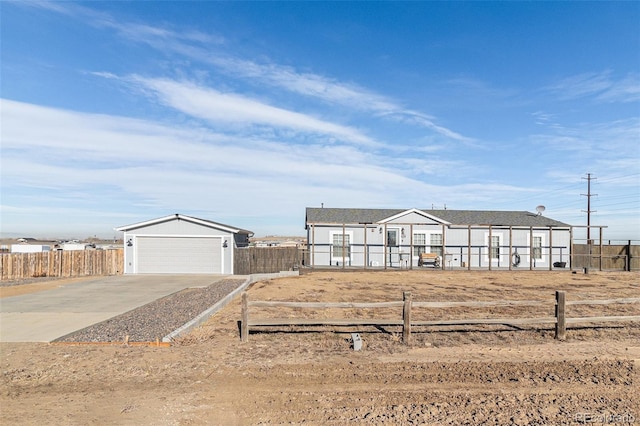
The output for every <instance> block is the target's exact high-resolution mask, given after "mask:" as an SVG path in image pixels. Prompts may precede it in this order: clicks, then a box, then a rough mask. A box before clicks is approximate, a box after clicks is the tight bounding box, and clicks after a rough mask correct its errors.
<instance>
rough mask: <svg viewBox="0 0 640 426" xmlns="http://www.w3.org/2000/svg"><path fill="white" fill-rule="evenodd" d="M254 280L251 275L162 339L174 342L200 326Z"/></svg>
mask: <svg viewBox="0 0 640 426" xmlns="http://www.w3.org/2000/svg"><path fill="white" fill-rule="evenodd" d="M253 282H255V281H254V280H252V279H251V276H249V277H248V278H247V279H246V280H245V281H244V282H243V283H242V284H240V286H239V287H238V288H236V289H235V290H233V291H232V292H231V293H229V294H227V295H226V296H225V297H223V298H222V299H220V300H219V301H218V302H217V303H216V304H215V305H213V306H212V307H210V308H209V309H207V310H206V311H204V312H202V313H201V314H200V315H198V316H197V317H195V318H194V319H192V320H191V321H189V322H188V323H186V324H184V325H183V326H182V327H180V328H178V329H177V330H174V331H172V332H171V333H169V334H167V335H166V336H164V337H163V338H162V341H163V342H172V341H173V340H174V339H176V338H178V337H180V336H182V335H183V334H187V333H188V332H190V331H191V330H192V329H193V328H195V327H197V326H199V325H200V324H202V323H203V322H205V321H206V320H208V319H209V317H211V316H212V315H213V314H215V313H216V312H218V311H219V310H220V309H222V308H224V307H225V306H227V305H228V304H229V302H231V301H232V300H233V299H235V298H236V296H237V295H238V294H239V293H241V292H243V291H244V290H245V289H246V288H247V287H248V286H249V285H250V284H251V283H253Z"/></svg>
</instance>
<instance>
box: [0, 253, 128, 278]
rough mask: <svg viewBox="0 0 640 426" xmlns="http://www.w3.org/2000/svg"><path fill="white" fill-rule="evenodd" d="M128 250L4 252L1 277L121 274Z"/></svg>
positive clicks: (1, 257)
mask: <svg viewBox="0 0 640 426" xmlns="http://www.w3.org/2000/svg"><path fill="white" fill-rule="evenodd" d="M123 252H124V250H123V249H121V248H119V249H109V250H72V251H61V250H56V251H49V252H42V253H10V254H2V255H0V261H1V263H2V265H1V266H0V268H1V269H0V277H1V278H2V281H5V280H20V279H25V278H37V277H81V276H90V275H120V274H122V270H123V267H124V258H123Z"/></svg>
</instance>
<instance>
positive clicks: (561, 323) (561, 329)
mask: <svg viewBox="0 0 640 426" xmlns="http://www.w3.org/2000/svg"><path fill="white" fill-rule="evenodd" d="M565 307H566V304H565V292H564V291H556V339H557V340H565V337H566V333H567V321H566V318H565Z"/></svg>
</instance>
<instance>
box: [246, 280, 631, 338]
mask: <svg viewBox="0 0 640 426" xmlns="http://www.w3.org/2000/svg"><path fill="white" fill-rule="evenodd" d="M550 303H551V302H549V301H536V300H533V301H531V300H500V301H494V302H418V301H413V300H412V296H411V292H403V300H402V301H391V302H372V303H352V302H334V303H332V302H329V303H327V302H284V301H258V300H255V301H254V300H252V301H250V300H249V296H248V294H247V293H246V292H244V293H242V320H241V326H240V339H241V340H242V341H243V342H246V341H248V340H249V329H250V327H259V326H297V325H298V326H299V325H306V326H311V325H322V326H326V325H333V326H365V325H370V326H390V325H391V326H402V339H403V342H404V343H405V344H406V343H409V341H410V339H411V327H412V326H449V325H485V324H506V325H533V324H555V338H556V339H559V340H564V339H565V335H566V329H567V324H576V323H588V322H609V321H640V315H627V316H599V317H575V318H568V317H567V311H566V307H567V306H571V305H612V304H622V303H625V304H626V303H640V298H626V299H608V300H574V301H567V300H566V294H565V292H564V291H556V298H555V301H554V302H553V305H554V307H555V315H554V316H546V317H534V318H469V319H468V318H464V319H449V320H446V319H440V320H436V321H414V320H412V318H411V315H412V311H413V309H414V308H428V309H441V308H461V307H466V308H478V309H482V308H495V307H516V306H517V307H525V306H526V307H530V306H549V304H550ZM400 307H402V318H398V319H380V318H365V319H360V318H349V319H344V318H342V319H327V318H254V317H250V315H249V309H250V308H294V309H295V308H297V309H334V308H338V309H343V308H355V309H380V308H400Z"/></svg>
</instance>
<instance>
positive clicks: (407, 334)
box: [402, 291, 411, 345]
mask: <svg viewBox="0 0 640 426" xmlns="http://www.w3.org/2000/svg"><path fill="white" fill-rule="evenodd" d="M402 300H403V301H404V305H403V307H402V320H403V325H402V341H403V342H404V344H405V345H407V344H409V340H410V339H411V292H410V291H405V292H403V293H402Z"/></svg>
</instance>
